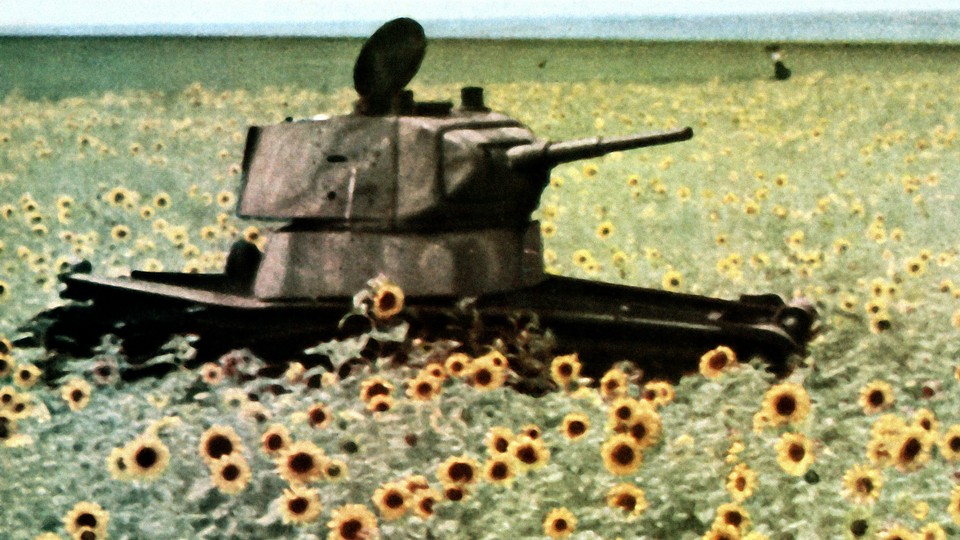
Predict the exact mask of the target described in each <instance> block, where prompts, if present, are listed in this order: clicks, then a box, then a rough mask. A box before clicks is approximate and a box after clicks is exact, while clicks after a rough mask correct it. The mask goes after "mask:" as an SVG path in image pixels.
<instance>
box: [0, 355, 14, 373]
mask: <svg viewBox="0 0 960 540" xmlns="http://www.w3.org/2000/svg"><path fill="white" fill-rule="evenodd" d="M15 365H16V364H14V362H13V358H11V357H10V354H9V353H0V379H2V378H4V377H6V376H7V375H9V374H10V373H11V372H12V371H13V367H14V366H15Z"/></svg>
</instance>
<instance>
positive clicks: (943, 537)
mask: <svg viewBox="0 0 960 540" xmlns="http://www.w3.org/2000/svg"><path fill="white" fill-rule="evenodd" d="M917 534H918V535H919V536H918V537H917V540H947V532H946V531H945V530H943V526H942V525H940V524H939V523H937V522H930V523H927V524H926V525H924V526H923V527H920V529H919V530H917Z"/></svg>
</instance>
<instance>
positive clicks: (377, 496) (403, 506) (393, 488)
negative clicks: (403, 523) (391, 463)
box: [372, 482, 413, 521]
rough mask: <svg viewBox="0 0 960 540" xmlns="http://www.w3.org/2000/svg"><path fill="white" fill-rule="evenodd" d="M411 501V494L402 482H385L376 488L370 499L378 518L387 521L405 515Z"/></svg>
mask: <svg viewBox="0 0 960 540" xmlns="http://www.w3.org/2000/svg"><path fill="white" fill-rule="evenodd" d="M412 499H413V496H412V494H411V493H410V491H408V490H407V488H406V486H405V485H404V484H403V483H402V482H387V483H386V484H383V485H381V486H380V487H379V488H377V490H376V491H375V492H374V493H373V497H372V500H373V504H374V506H376V507H377V510H379V511H380V517H382V518H383V519H385V520H388V521H392V520H394V519H399V518H400V517H402V516H403V515H404V514H406V513H407V510H408V509H409V507H410V503H411V502H412Z"/></svg>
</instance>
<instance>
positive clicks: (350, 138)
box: [239, 19, 693, 299]
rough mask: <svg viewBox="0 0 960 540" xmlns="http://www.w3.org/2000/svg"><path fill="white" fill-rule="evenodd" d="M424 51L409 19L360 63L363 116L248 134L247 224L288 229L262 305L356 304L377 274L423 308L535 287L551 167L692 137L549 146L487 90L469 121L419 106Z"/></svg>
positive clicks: (446, 109)
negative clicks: (339, 300) (328, 300)
mask: <svg viewBox="0 0 960 540" xmlns="http://www.w3.org/2000/svg"><path fill="white" fill-rule="evenodd" d="M424 52H425V41H424V39H423V30H422V28H420V26H419V24H417V23H416V22H414V21H412V20H410V19H397V20H396V21H393V22H391V23H388V24H387V25H384V27H382V28H381V29H380V30H378V31H377V33H375V34H374V35H373V36H372V37H371V38H370V39H369V40H368V41H367V43H366V44H365V45H364V47H363V49H362V50H361V52H360V55H359V57H358V59H357V64H356V66H355V69H354V83H355V84H354V86H355V88H356V90H357V93H358V95H359V100H358V102H357V103H358V105H357V107H356V110H355V111H354V113H352V114H348V115H342V116H334V117H325V118H320V119H311V120H303V121H298V122H292V121H291V122H285V123H282V124H277V125H271V126H255V127H252V128H250V131H249V133H248V136H247V143H246V149H245V152H244V159H243V180H242V182H243V186H242V189H241V196H240V202H239V214H240V215H241V216H242V217H249V218H260V219H280V220H288V221H289V222H290V223H289V225H287V226H286V227H283V228H282V229H281V230H280V231H278V232H277V233H275V234H273V235H272V236H271V241H270V244H269V246H268V247H267V249H266V253H265V257H264V263H263V265H262V266H261V268H260V272H259V274H258V275H257V278H256V282H255V284H254V289H253V291H254V294H255V295H256V296H257V297H259V298H271V299H279V298H316V297H330V296H347V295H350V294H352V292H354V291H356V290H358V289H359V288H361V287H362V286H363V284H364V283H365V282H366V280H367V279H369V278H370V277H371V276H373V275H376V274H377V273H378V272H385V273H387V275H389V276H390V277H391V279H393V280H394V281H396V282H397V283H398V284H399V285H400V286H401V287H403V289H404V290H405V291H406V292H407V294H408V295H411V296H463V295H480V294H485V293H490V292H498V291H504V290H511V289H516V288H518V287H522V286H528V285H533V284H535V283H537V282H539V281H540V280H542V279H543V273H542V266H543V263H542V256H541V248H540V236H539V227H538V225H537V224H536V223H534V222H532V221H531V219H530V215H531V213H532V212H533V211H534V210H535V209H536V207H537V206H538V204H539V201H540V195H541V193H542V192H543V189H544V188H545V187H546V186H547V183H548V181H549V177H550V170H551V168H552V167H553V166H555V165H557V164H559V163H563V162H568V161H574V160H578V159H586V158H590V157H597V156H601V155H604V154H607V153H610V152H614V151H622V150H629V149H633V148H640V147H644V146H652V145H657V144H666V143H670V142H676V141H683V140H686V139H689V138H690V137H691V136H692V135H693V132H692V130H691V129H690V128H684V129H677V130H672V131H665V132H657V133H647V134H639V135H631V136H626V137H612V138H600V137H592V138H588V139H581V140H574V141H560V142H551V141H545V140H542V139H538V138H536V137H535V136H534V134H533V133H532V132H531V131H530V130H529V129H528V128H527V127H526V126H524V125H523V124H521V123H520V122H519V121H517V120H515V119H513V118H510V117H509V116H506V115H504V114H500V113H497V112H493V111H491V110H490V109H489V108H487V107H486V105H485V104H484V100H483V90H482V89H481V88H479V87H468V88H464V89H463V90H462V92H461V101H462V103H461V105H460V107H457V108H454V107H453V105H452V103H449V102H429V103H417V102H416V101H414V99H413V95H412V93H411V92H409V91H406V90H404V86H405V85H406V84H407V83H408V82H409V81H410V79H411V78H412V77H413V75H414V74H415V73H416V70H417V68H418V67H419V65H420V62H421V60H422V58H423V54H424ZM304 268H309V269H317V268H322V269H323V271H322V272H311V273H309V274H307V273H305V272H304V271H303V269H304Z"/></svg>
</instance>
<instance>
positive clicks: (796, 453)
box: [787, 444, 807, 463]
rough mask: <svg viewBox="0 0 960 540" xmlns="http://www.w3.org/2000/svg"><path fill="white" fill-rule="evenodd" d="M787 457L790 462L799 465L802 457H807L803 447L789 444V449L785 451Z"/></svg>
mask: <svg viewBox="0 0 960 540" xmlns="http://www.w3.org/2000/svg"><path fill="white" fill-rule="evenodd" d="M787 455H788V456H790V461H793V462H794V463H799V462H801V461H803V457H804V456H806V455H807V451H806V450H804V449H803V446H801V445H799V444H791V445H790V449H789V450H788V451H787Z"/></svg>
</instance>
